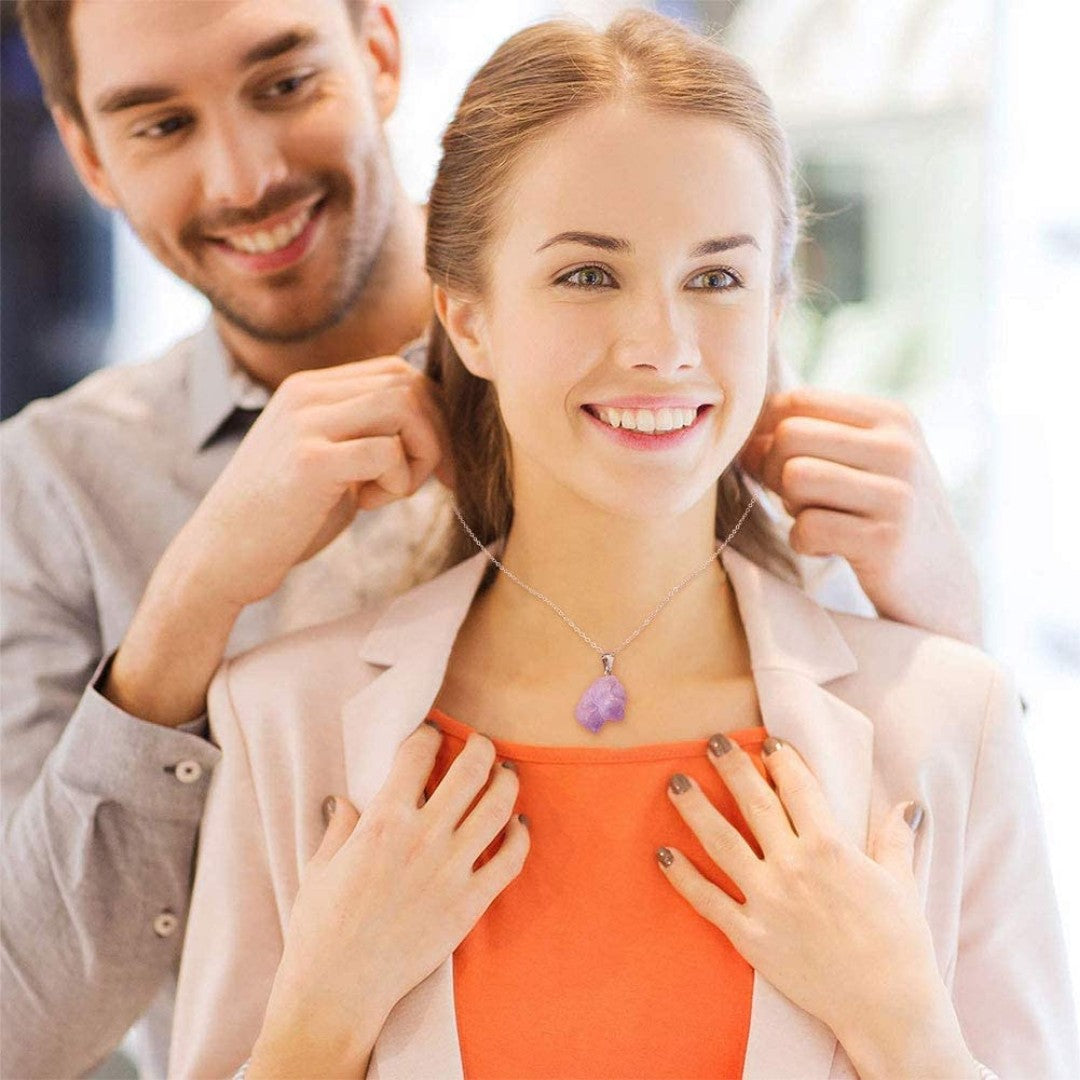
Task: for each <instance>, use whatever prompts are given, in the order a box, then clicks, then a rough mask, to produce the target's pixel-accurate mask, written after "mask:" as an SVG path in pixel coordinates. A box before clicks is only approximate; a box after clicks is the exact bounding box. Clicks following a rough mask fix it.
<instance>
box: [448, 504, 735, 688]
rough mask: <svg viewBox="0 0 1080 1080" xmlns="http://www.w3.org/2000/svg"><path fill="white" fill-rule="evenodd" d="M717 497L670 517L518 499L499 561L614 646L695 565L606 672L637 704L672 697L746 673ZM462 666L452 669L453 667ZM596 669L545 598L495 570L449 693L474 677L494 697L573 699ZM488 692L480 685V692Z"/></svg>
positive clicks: (461, 640)
mask: <svg viewBox="0 0 1080 1080" xmlns="http://www.w3.org/2000/svg"><path fill="white" fill-rule="evenodd" d="M570 501H571V502H573V500H570ZM714 520H715V504H714V502H713V500H712V499H711V498H710V499H706V500H704V501H703V502H702V503H701V504H700V505H698V506H696V507H694V508H693V509H691V510H690V511H688V512H687V513H685V514H683V515H680V516H677V517H670V516H669V517H665V518H657V519H652V520H649V519H643V520H628V519H619V518H615V517H613V516H611V515H610V514H607V513H604V512H603V511H601V510H599V509H597V508H595V507H592V506H581V505H577V506H571V507H568V506H567V505H566V500H560V505H559V507H558V509H557V511H556V509H555V508H554V507H551V506H547V505H544V504H543V503H541V502H533V503H528V502H526V503H525V504H524V505H522V504H521V503H520V502H519V504H518V505H517V506H516V507H515V518H514V524H513V527H512V529H511V531H510V535H509V537H508V539H507V543H506V547H505V551H504V552H503V556H502V560H503V562H504V564H505V565H506V566H507V567H508V568H509V569H511V570H512V571H513V572H514V573H515V574H516V575H517V576H518V577H519V578H520V579H521V580H522V581H524V582H525V583H526V584H528V585H529V586H531V587H532V588H534V589H536V590H538V591H539V592H540V593H542V594H543V595H545V596H547V597H548V598H549V599H550V600H551V601H552V602H553V603H555V604H558V605H559V607H561V608H562V609H563V610H564V611H565V612H566V614H567V615H569V616H570V617H571V618H572V619H573V620H574V621H575V622H576V623H577V624H578V625H579V626H580V627H581V628H582V630H583V631H584V632H585V633H586V634H588V635H589V637H591V638H592V639H593V640H594V641H596V643H597V644H598V645H600V646H601V647H602V648H603V649H604V650H605V651H615V650H617V649H618V648H619V646H620V645H621V644H622V642H623V641H625V639H626V638H627V637H628V636H629V635H630V634H631V633H632V632H633V631H634V630H636V629H637V628H638V627H639V626H640V625H641V623H642V622H643V621H644V620H645V619H646V617H647V616H648V615H649V614H650V612H652V611H653V610H654V609H655V608H656V607H657V605H659V604H660V603H661V601H663V599H664V598H665V596H667V595H668V593H669V592H670V591H671V590H672V589H673V588H674V587H675V586H676V585H678V584H679V583H680V582H681V581H683V580H684V579H685V578H686V577H687V576H688V575H690V574H692V573H693V572H694V571H695V570H697V569H698V568H699V567H701V566H702V565H705V567H706V568H705V569H704V570H703V571H702V572H701V573H700V574H699V575H698V576H697V577H695V578H694V579H693V580H692V581H691V582H690V583H689V584H687V585H686V586H685V587H684V588H683V589H682V590H681V591H680V592H679V593H678V594H676V596H675V597H674V598H673V599H672V600H671V601H670V603H669V604H668V605H667V606H665V607H664V609H663V611H662V612H660V613H659V614H658V615H657V616H656V618H655V620H654V621H652V622H650V623H649V625H648V626H647V627H645V629H644V630H642V631H641V634H640V636H639V637H637V638H636V639H635V640H634V642H633V643H632V644H631V645H630V646H628V647H627V649H626V652H625V655H624V654H623V653H622V652H620V653H619V655H618V656H617V657H616V661H615V674H616V675H618V676H619V678H620V679H621V680H622V681H623V683H624V684H625V685H626V688H627V692H628V695H629V696H630V697H631V698H632V699H635V700H636V701H637V702H638V703H639V710H640V707H641V702H643V701H644V700H645V698H646V696H647V695H649V696H651V695H656V696H658V697H663V696H664V695H665V694H666V695H668V696H670V697H671V698H672V700H673V701H674V696H675V695H677V694H678V693H679V692H681V690H682V689H683V688H687V689H694V688H696V689H697V690H702V689H703V688H704V687H705V686H706V685H715V684H716V683H718V682H720V681H721V680H725V679H736V678H740V677H743V678H745V677H747V676H748V674H749V656H748V651H747V645H746V639H745V636H744V635H743V631H742V623H741V620H740V618H739V612H738V608H737V605H736V602H735V596H734V593H733V592H732V590H731V588H730V585H729V583H728V582H727V579H726V575H725V573H724V570H723V567H722V566H721V565H720V560H719V559H716V560H715V562H712V563H709V562H708V560H709V556H710V553H711V552H713V551H715V548H716V539H715V525H714ZM463 668H464V669H465V670H462V669H463ZM602 674H603V668H602V665H601V662H600V657H599V655H598V654H597V653H596V652H595V651H594V650H593V649H592V648H590V647H589V645H588V644H587V643H586V642H585V641H583V640H582V639H581V638H580V637H579V636H578V635H577V634H576V633H574V631H573V629H572V628H571V627H570V626H568V625H567V624H566V622H564V621H563V620H562V619H561V618H559V616H558V615H557V614H556V613H555V612H554V611H552V610H551V609H550V608H549V607H548V606H547V605H545V604H543V603H541V602H540V601H538V600H537V599H536V598H535V597H533V596H530V595H529V594H528V593H527V592H526V591H525V590H524V589H522V588H520V587H519V586H518V585H517V584H516V583H515V582H513V581H512V580H511V579H510V578H509V577H508V576H507V575H505V574H503V573H499V574H497V575H496V576H495V578H494V581H493V583H492V585H491V587H490V588H489V589H487V590H486V591H485V592H483V593H482V594H481V595H480V596H479V597H478V598H477V600H476V601H475V602H474V604H473V607H472V609H471V610H470V613H469V615H468V617H467V619H466V621H465V624H464V625H463V627H462V630H461V633H460V634H459V637H458V643H457V645H456V646H455V657H454V658H452V661H451V672H450V675H451V677H452V678H453V679H454V681H455V683H456V685H457V688H458V690H457V692H455V693H453V694H452V695H451V696H452V697H453V698H454V700H455V703H457V702H459V701H461V702H463V704H464V705H465V707H466V708H467V707H468V704H467V702H465V701H464V699H467V698H469V697H470V696H471V695H470V693H469V692H467V691H465V692H462V688H463V687H468V688H471V689H472V691H473V692H474V693H479V692H480V691H479V689H478V688H479V687H481V686H484V687H490V686H498V687H499V691H498V694H499V696H501V697H504V698H509V699H511V700H512V699H513V698H514V697H515V694H519V695H527V698H528V700H538V699H539V696H540V695H544V696H546V697H548V698H551V697H554V698H556V699H560V700H563V701H564V702H565V703H567V704H569V706H570V708H571V709H572V707H573V703H574V702H575V701H576V698H577V696H579V695H580V694H581V693H582V692H583V691H584V690H585V688H586V687H587V686H588V685H589V683H590V682H591V681H592V680H593V679H596V678H598V677H599V676H600V675H602ZM484 692H485V693H486V691H484Z"/></svg>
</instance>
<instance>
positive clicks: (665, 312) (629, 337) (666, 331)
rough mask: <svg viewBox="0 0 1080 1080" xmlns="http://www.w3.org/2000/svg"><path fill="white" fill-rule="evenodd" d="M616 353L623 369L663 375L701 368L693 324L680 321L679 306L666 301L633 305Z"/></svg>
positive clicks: (620, 335)
mask: <svg viewBox="0 0 1080 1080" xmlns="http://www.w3.org/2000/svg"><path fill="white" fill-rule="evenodd" d="M617 353H618V360H619V362H620V363H621V364H622V365H623V366H624V367H626V368H641V369H650V368H651V369H652V370H654V371H656V372H657V373H658V374H661V375H672V374H674V373H675V372H676V371H679V370H682V369H689V368H696V367H698V366H700V364H701V353H700V350H699V349H698V344H697V338H696V335H695V333H694V327H693V324H692V323H691V322H689V321H688V320H683V319H681V318H680V313H679V311H678V310H677V307H676V305H675V304H674V303H672V302H671V301H669V300H667V299H664V300H654V301H652V302H649V303H644V302H638V303H632V304H631V309H630V314H629V316H628V318H627V320H626V322H625V323H624V325H623V326H622V327H621V332H620V334H619V339H618V344H617Z"/></svg>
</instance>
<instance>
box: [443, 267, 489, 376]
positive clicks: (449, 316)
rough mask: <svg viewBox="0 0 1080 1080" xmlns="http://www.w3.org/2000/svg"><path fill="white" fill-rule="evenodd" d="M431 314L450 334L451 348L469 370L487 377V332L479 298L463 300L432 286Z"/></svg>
mask: <svg viewBox="0 0 1080 1080" xmlns="http://www.w3.org/2000/svg"><path fill="white" fill-rule="evenodd" d="M434 301H435V314H436V315H437V316H438V317H439V322H441V323H442V324H443V329H444V330H445V331H446V334H447V336H448V337H449V338H450V342H451V344H452V345H453V346H454V351H455V352H456V353H457V354H458V356H459V357H461V362H462V363H463V364H464V365H465V367H466V369H467V370H468V371H469V372H470V374H472V375H475V376H476V377H477V378H478V379H489V380H490V379H491V362H490V359H489V355H488V346H487V333H486V329H487V328H486V326H485V323H484V315H483V311H482V310H481V307H480V301H479V300H466V299H463V298H462V297H460V296H454V295H452V294H451V293H449V292H447V291H446V289H444V288H443V287H442V286H441V285H436V286H435V287H434Z"/></svg>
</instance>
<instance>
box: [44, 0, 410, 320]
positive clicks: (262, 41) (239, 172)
mask: <svg viewBox="0 0 1080 1080" xmlns="http://www.w3.org/2000/svg"><path fill="white" fill-rule="evenodd" d="M368 25H369V26H370V25H374V26H375V31H374V33H373V34H369V33H367V32H365V30H366V28H365V30H358V28H357V27H356V26H355V25H354V23H353V21H352V19H351V18H350V14H349V12H348V11H347V9H346V7H345V4H344V3H343V0H79V3H77V4H76V5H75V7H74V10H73V13H72V24H71V30H72V40H73V43H74V47H75V52H76V58H77V63H78V89H79V98H80V101H81V103H82V106H83V109H84V112H85V115H86V118H87V128H88V134H89V141H88V142H86V143H85V145H86V148H87V149H86V151H85V152H86V153H88V154H89V161H90V163H91V164H90V171H91V172H92V173H93V174H94V177H95V178H96V181H97V182H96V183H94V182H93V180H91V186H92V187H93V188H94V190H95V193H96V194H97V195H98V196H99V197H100V198H102V199H103V201H105V202H108V203H111V204H113V205H116V206H117V207H119V208H120V209H121V210H122V211H123V212H124V214H125V215H126V216H127V217H128V219H129V220H130V222H131V224H132V226H133V228H134V229H135V231H136V232H137V233H138V235H139V236H140V238H141V239H142V240H143V242H144V243H145V244H146V246H147V247H148V248H149V249H150V250H151V251H152V252H153V254H154V255H155V256H157V258H158V259H160V260H161V262H163V263H164V264H165V265H166V266H167V267H169V269H170V270H172V271H173V272H174V273H176V274H177V275H178V276H179V277H181V278H183V279H184V280H185V281H188V282H190V283H191V284H192V285H193V286H194V287H195V288H197V289H198V290H199V291H200V292H202V293H204V294H205V295H206V296H207V297H208V298H209V300H210V302H211V303H212V304H213V306H214V307H215V308H216V309H217V310H218V311H219V312H220V313H221V315H223V316H224V317H225V318H226V319H228V320H229V321H231V322H232V323H234V324H235V325H236V326H237V327H239V328H240V329H241V330H243V331H245V332H246V333H248V334H250V335H252V336H253V337H255V338H258V339H261V340H266V341H300V340H304V339H305V338H309V337H311V336H313V335H315V334H317V333H319V332H321V331H322V330H325V329H327V328H328V327H330V326H332V325H334V324H335V323H337V322H338V321H339V320H340V319H341V318H342V317H343V316H344V315H345V314H346V313H347V311H348V310H349V309H350V307H351V306H352V305H353V304H354V303H355V301H356V300H357V298H358V297H359V296H360V294H361V292H362V291H363V288H364V285H365V282H366V281H367V278H368V276H369V274H370V272H371V269H372V267H373V265H374V263H375V260H376V258H377V255H378V252H379V248H380V245H381V244H382V241H383V239H384V236H385V234H386V230H387V227H388V224H389V221H390V217H391V213H392V206H393V199H394V192H395V181H394V178H393V173H392V168H391V165H390V160H389V155H388V151H387V148H386V144H385V140H384V137H383V131H382V121H383V120H384V119H385V117H386V115H387V114H388V113H389V112H390V111H391V109H392V108H393V103H394V99H395V95H396V90H397V71H396V47H397V42H396V34H395V32H394V30H393V26H392V23H388V22H387V21H386V20H385V19H384V18H383V16H382V14H381V13H379V12H374V13H372V16H371V19H370V22H369V24H368ZM65 126H66V127H67V128H68V130H67V131H65V130H64V129H65ZM61 130H62V132H64V133H65V141H66V142H67V143H68V146H69V149H70V148H71V139H72V132H71V128H70V125H63V124H62V125H61ZM76 156H77V155H76ZM83 173H84V177H85V176H86V173H87V169H86V168H85V167H84V168H83Z"/></svg>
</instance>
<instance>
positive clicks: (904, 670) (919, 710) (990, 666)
mask: <svg viewBox="0 0 1080 1080" xmlns="http://www.w3.org/2000/svg"><path fill="white" fill-rule="evenodd" d="M829 614H830V616H831V617H832V619H833V621H834V622H835V625H836V627H837V629H838V630H839V632H840V633H841V634H842V635H843V637H844V640H845V642H846V643H847V645H848V647H849V648H850V649H851V652H852V654H853V655H854V657H855V660H856V663H857V665H858V666H857V669H856V670H855V671H853V672H852V673H851V674H850V675H848V676H845V677H844V678H843V679H841V680H838V681H837V684H836V686H835V688H834V689H835V692H836V693H837V694H838V695H839V696H841V697H843V698H844V699H845V700H847V701H849V703H851V704H852V705H854V706H855V707H856V708H859V709H861V710H862V711H863V712H864V713H866V714H867V715H868V716H870V717H871V718H872V719H873V720H874V723H875V728H876V729H877V731H878V734H879V735H882V736H887V735H888V734H889V732H890V731H892V732H894V733H895V734H896V736H897V738H899V739H902V740H903V741H905V742H907V743H909V744H922V745H927V744H931V743H938V742H940V740H941V737H942V736H943V735H945V734H947V735H948V736H949V742H950V743H951V744H952V745H953V746H954V747H956V748H957V749H958V750H969V751H972V752H974V753H977V751H978V747H979V745H980V744H981V742H982V740H983V737H984V732H985V728H986V726H987V724H988V723H989V722H993V721H995V720H998V721H1000V720H1001V719H1002V718H1003V717H1019V714H1020V698H1019V694H1018V693H1017V690H1016V685H1015V680H1014V678H1013V675H1012V673H1011V672H1010V671H1009V669H1008V668H1007V667H1005V666H1004V665H1003V664H1001V663H1000V662H999V661H998V660H996V659H995V658H994V657H992V656H990V655H989V654H988V653H986V652H984V651H983V650H982V649H979V648H976V647H975V646H974V645H970V644H968V643H967V642H964V641H959V640H957V639H955V638H951V637H946V636H944V635H941V634H935V633H931V632H929V631H927V630H922V629H920V628H918V627H914V626H908V625H906V624H904V623H899V622H894V621H893V620H891V619H886V618H880V617H866V616H862V615H853V614H849V613H845V612H835V611H833V612H830V613H829ZM1006 722H1007V721H1006Z"/></svg>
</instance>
